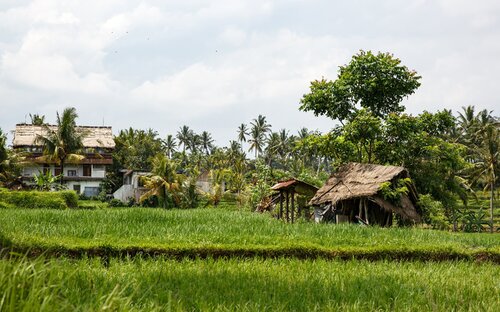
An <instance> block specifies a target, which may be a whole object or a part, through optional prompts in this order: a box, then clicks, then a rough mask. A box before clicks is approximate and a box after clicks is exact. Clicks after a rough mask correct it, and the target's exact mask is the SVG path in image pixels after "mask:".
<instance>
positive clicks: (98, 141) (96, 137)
mask: <svg viewBox="0 0 500 312" xmlns="http://www.w3.org/2000/svg"><path fill="white" fill-rule="evenodd" d="M49 128H50V129H51V130H57V126H54V125H49ZM76 128H77V130H78V131H84V132H85V133H86V135H85V137H84V139H83V146H84V147H89V148H97V147H101V148H114V147H115V141H114V140H113V132H112V130H111V127H104V126H103V127H99V126H77V127H76ZM46 134H47V131H46V130H45V128H44V127H43V126H37V125H29V124H17V125H16V130H15V131H14V140H13V147H25V146H40V144H35V140H36V137H37V135H43V136H44V135H46Z"/></svg>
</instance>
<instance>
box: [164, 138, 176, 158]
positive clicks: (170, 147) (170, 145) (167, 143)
mask: <svg viewBox="0 0 500 312" xmlns="http://www.w3.org/2000/svg"><path fill="white" fill-rule="evenodd" d="M163 147H164V148H165V153H166V154H167V157H168V158H172V155H173V153H174V152H175V148H176V147H177V142H175V138H174V136H173V135H171V134H169V135H167V138H166V139H165V140H164V141H163Z"/></svg>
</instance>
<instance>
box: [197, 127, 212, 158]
mask: <svg viewBox="0 0 500 312" xmlns="http://www.w3.org/2000/svg"><path fill="white" fill-rule="evenodd" d="M200 139H201V146H202V148H203V150H204V151H205V154H206V155H208V154H209V151H210V150H211V149H212V148H213V147H214V145H213V143H214V140H213V139H212V136H211V135H210V133H208V132H207V131H203V132H202V133H201V136H200Z"/></svg>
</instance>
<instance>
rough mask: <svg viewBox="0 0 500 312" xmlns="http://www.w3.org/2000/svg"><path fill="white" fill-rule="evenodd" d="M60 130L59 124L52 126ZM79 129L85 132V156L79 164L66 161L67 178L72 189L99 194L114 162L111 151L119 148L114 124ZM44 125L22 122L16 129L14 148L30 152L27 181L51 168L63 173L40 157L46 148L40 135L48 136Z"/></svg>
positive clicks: (81, 192)
mask: <svg viewBox="0 0 500 312" xmlns="http://www.w3.org/2000/svg"><path fill="white" fill-rule="evenodd" d="M48 127H49V128H50V129H51V130H56V129H57V126H52V125H50V126H48ZM77 131H84V132H85V137H84V139H83V146H84V156H85V158H84V159H83V160H81V161H79V162H78V163H65V164H64V172H63V180H64V184H65V185H66V186H67V187H68V189H70V190H74V191H76V192H77V193H78V194H84V195H85V196H89V197H90V196H97V195H98V194H99V184H100V183H101V182H102V181H103V180H104V178H105V177H106V166H107V165H111V164H113V158H112V156H111V153H112V151H113V149H114V148H115V141H114V140H113V133H112V130H111V127H104V126H103V127H92V126H78V127H77ZM46 134H47V133H46V128H45V127H44V126H37V125H30V124H18V125H16V130H15V131H14V140H13V148H14V149H15V150H17V151H24V152H27V153H28V156H27V162H28V165H27V166H25V167H24V168H23V180H24V181H26V182H27V183H30V182H31V181H33V177H34V176H35V175H38V174H40V173H41V172H47V171H50V172H51V173H52V174H53V175H59V174H61V172H60V167H59V165H58V164H56V163H53V162H52V163H50V162H47V161H46V160H43V159H42V158H40V156H42V155H43V153H42V152H43V148H42V146H41V144H40V143H37V142H36V138H37V136H38V135H42V136H45V135H46Z"/></svg>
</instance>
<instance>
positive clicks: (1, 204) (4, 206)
mask: <svg viewBox="0 0 500 312" xmlns="http://www.w3.org/2000/svg"><path fill="white" fill-rule="evenodd" d="M10 208H14V206H12V205H11V204H7V203H6V202H3V201H0V209H10Z"/></svg>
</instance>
